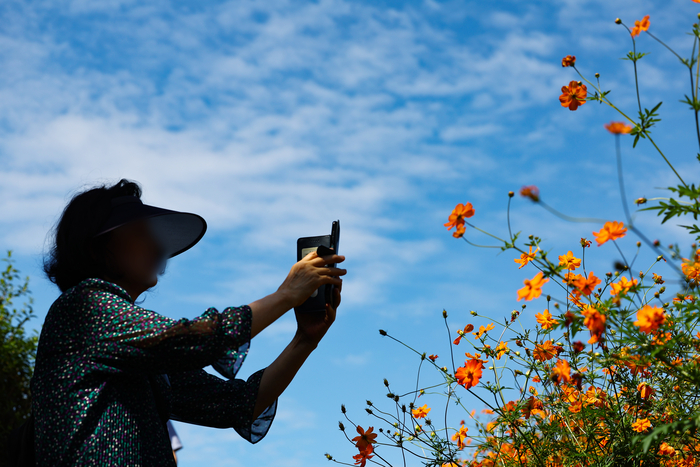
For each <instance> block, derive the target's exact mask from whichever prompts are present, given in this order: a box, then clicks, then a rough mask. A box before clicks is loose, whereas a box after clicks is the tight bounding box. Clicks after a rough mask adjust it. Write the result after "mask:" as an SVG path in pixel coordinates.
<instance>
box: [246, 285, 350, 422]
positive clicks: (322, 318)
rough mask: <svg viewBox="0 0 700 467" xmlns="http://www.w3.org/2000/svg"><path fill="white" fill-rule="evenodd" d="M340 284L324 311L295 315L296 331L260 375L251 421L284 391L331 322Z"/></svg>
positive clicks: (337, 302) (337, 301) (334, 313)
mask: <svg viewBox="0 0 700 467" xmlns="http://www.w3.org/2000/svg"><path fill="white" fill-rule="evenodd" d="M342 287H343V285H342V283H341V284H340V285H339V286H338V287H335V288H334V290H333V303H332V304H327V305H326V310H325V312H321V313H308V312H307V313H296V312H295V314H296V318H297V332H296V334H295V335H294V338H293V339H292V341H291V342H290V343H289V345H287V347H286V348H285V349H284V350H283V351H282V353H281V354H280V355H279V356H278V357H277V358H276V359H275V361H274V362H272V363H271V364H270V366H268V367H267V368H265V370H264V371H263V374H262V379H261V380H260V387H259V388H258V395H257V399H256V401H255V408H254V409H253V418H257V417H258V416H259V415H260V414H261V413H262V412H263V411H264V410H265V409H266V408H267V407H268V406H270V405H271V404H272V403H273V402H275V400H276V399H277V398H278V397H279V396H280V394H282V392H284V390H285V389H286V388H287V386H288V385H289V383H290V382H291V381H292V379H293V378H294V376H295V375H296V374H297V371H299V368H300V367H301V365H302V364H303V363H304V362H305V361H306V358H307V357H308V356H309V355H310V354H311V352H312V351H313V350H314V349H316V347H317V346H318V343H319V342H320V340H321V339H322V338H323V336H324V335H325V334H326V331H328V328H329V327H330V326H331V324H333V322H334V321H335V315H336V308H337V307H338V305H340V291H341V290H342Z"/></svg>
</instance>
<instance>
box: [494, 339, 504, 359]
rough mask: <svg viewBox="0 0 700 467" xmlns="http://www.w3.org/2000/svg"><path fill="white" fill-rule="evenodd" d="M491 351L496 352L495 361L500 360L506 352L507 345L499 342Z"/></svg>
mask: <svg viewBox="0 0 700 467" xmlns="http://www.w3.org/2000/svg"><path fill="white" fill-rule="evenodd" d="M493 351H494V352H496V360H500V359H501V357H502V356H503V354H504V353H506V352H508V344H506V343H505V342H503V341H501V342H500V343H499V344H498V345H497V346H496V348H495V349H494V350H493Z"/></svg>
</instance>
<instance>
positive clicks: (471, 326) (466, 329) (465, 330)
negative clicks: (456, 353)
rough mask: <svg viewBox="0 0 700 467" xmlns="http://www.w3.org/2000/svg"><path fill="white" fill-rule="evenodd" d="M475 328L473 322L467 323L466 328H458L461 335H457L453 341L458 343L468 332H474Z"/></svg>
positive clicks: (455, 343)
mask: <svg viewBox="0 0 700 467" xmlns="http://www.w3.org/2000/svg"><path fill="white" fill-rule="evenodd" d="M473 329H474V325H473V324H467V325H466V326H464V330H461V329H458V330H457V334H459V336H457V339H455V340H454V342H452V343H453V344H454V345H458V344H459V342H460V341H461V340H462V337H464V335H465V334H466V333H468V332H472V330H473Z"/></svg>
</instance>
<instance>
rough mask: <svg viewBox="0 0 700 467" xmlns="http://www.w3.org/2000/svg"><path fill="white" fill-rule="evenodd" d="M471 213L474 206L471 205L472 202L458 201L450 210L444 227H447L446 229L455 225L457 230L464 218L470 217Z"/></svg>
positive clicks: (472, 213)
mask: <svg viewBox="0 0 700 467" xmlns="http://www.w3.org/2000/svg"><path fill="white" fill-rule="evenodd" d="M473 215H474V206H472V203H467V204H462V203H459V204H458V205H457V206H455V208H454V209H453V210H452V214H450V217H449V219H448V221H447V223H445V227H447V230H450V229H452V227H457V228H458V229H457V231H459V227H461V226H463V225H464V219H466V218H468V217H472V216H473Z"/></svg>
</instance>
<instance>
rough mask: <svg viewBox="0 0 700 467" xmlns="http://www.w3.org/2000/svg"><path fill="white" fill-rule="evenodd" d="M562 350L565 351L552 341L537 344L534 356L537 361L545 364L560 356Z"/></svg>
mask: <svg viewBox="0 0 700 467" xmlns="http://www.w3.org/2000/svg"><path fill="white" fill-rule="evenodd" d="M562 350H564V349H563V348H562V347H561V346H555V345H554V344H553V343H552V341H545V342H543V343H542V344H535V349H534V350H533V351H532V356H533V358H534V359H535V360H538V361H540V362H544V361H547V360H551V359H552V358H554V357H556V356H558V355H559V353H560V352H561V351H562Z"/></svg>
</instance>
